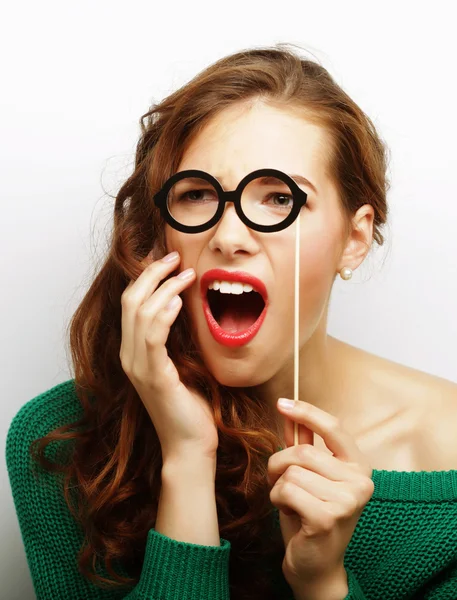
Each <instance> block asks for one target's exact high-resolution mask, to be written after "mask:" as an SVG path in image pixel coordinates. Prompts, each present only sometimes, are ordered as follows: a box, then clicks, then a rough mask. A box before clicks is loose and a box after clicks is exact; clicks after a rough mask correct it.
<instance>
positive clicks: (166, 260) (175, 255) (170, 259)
mask: <svg viewBox="0 0 457 600" xmlns="http://www.w3.org/2000/svg"><path fill="white" fill-rule="evenodd" d="M178 256H179V252H176V251H175V252H170V254H167V255H166V256H164V257H163V258H162V262H164V263H169V262H173V261H174V260H176V259H177V258H178Z"/></svg>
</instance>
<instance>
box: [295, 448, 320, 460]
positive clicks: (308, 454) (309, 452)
mask: <svg viewBox="0 0 457 600" xmlns="http://www.w3.org/2000/svg"><path fill="white" fill-rule="evenodd" d="M297 454H298V458H299V459H300V460H301V461H303V462H306V461H307V460H308V459H309V458H314V456H315V455H316V450H315V448H314V446H312V445H311V444H301V445H300V446H298V450H297Z"/></svg>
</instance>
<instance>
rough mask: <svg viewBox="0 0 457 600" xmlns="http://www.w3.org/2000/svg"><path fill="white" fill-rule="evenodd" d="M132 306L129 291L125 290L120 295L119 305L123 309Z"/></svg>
mask: <svg viewBox="0 0 457 600" xmlns="http://www.w3.org/2000/svg"><path fill="white" fill-rule="evenodd" d="M133 304H134V302H133V297H132V292H131V291H130V289H125V290H124V291H123V292H122V294H121V305H122V307H123V308H130V307H131V306H132V305H133Z"/></svg>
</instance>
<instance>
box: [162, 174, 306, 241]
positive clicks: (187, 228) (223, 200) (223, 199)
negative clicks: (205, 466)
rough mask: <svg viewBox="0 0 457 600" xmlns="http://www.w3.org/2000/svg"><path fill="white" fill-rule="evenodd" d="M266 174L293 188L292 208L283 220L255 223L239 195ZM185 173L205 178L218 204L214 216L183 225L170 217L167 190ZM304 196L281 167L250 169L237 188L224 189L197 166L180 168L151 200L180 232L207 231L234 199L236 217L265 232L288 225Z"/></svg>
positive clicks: (280, 229)
mask: <svg viewBox="0 0 457 600" xmlns="http://www.w3.org/2000/svg"><path fill="white" fill-rule="evenodd" d="M265 176H271V177H276V178H277V179H280V180H281V181H283V182H284V183H286V184H287V185H288V186H289V188H290V190H291V192H292V198H293V206H292V210H291V211H290V213H289V215H288V216H287V217H286V218H285V219H284V221H281V223H277V224H276V225H259V224H257V223H254V222H253V221H251V220H250V219H248V217H247V216H246V215H245V214H244V213H243V210H242V208H241V195H242V193H243V190H244V188H245V187H246V186H247V184H248V183H250V182H251V181H252V180H253V179H256V178H257V177H265ZM186 177H198V178H199V179H205V180H206V181H208V182H209V183H211V184H212V185H213V186H214V187H215V188H216V191H217V195H218V198H219V205H218V207H217V210H216V213H215V215H214V217H212V219H210V220H209V221H208V222H207V223H203V225H182V223H179V222H178V221H176V219H174V218H173V217H172V215H171V213H170V212H169V210H168V206H167V196H168V192H169V191H170V189H171V188H172V186H173V185H174V184H175V183H176V182H177V181H179V180H181V179H185V178H186ZM307 199H308V194H307V193H306V192H304V191H303V190H302V189H301V188H299V187H298V184H297V183H296V182H295V181H294V180H293V179H292V177H289V175H287V174H286V173H283V172H282V171H278V169H257V170H256V171H252V173H249V174H248V175H246V176H245V177H243V179H242V180H241V181H240V183H239V184H238V185H237V187H236V189H235V190H232V191H226V190H224V188H223V187H222V185H221V184H220V183H219V181H218V180H217V179H216V178H215V177H213V176H212V175H210V174H209V173H206V171H200V170H199V169H187V170H185V171H179V172H178V173H175V174H174V175H172V176H171V177H170V178H169V179H167V181H166V182H165V183H164V185H163V186H162V189H161V190H160V191H159V192H157V194H154V203H155V205H156V206H157V208H158V209H159V210H160V214H161V215H162V217H163V218H164V219H165V221H166V222H167V223H168V224H169V225H170V226H171V227H173V228H174V229H177V230H178V231H182V232H183V233H201V232H202V231H206V230H207V229H211V227H214V225H216V224H217V223H218V221H219V220H220V219H221V217H222V215H223V214H224V209H225V205H226V204H227V202H233V204H234V205H235V210H236V213H237V215H238V217H239V218H240V220H241V221H242V222H243V223H244V224H245V225H247V226H248V227H250V228H251V229H254V230H255V231H261V232H264V233H271V232H274V231H282V230H283V229H286V227H289V225H291V224H292V223H293V222H294V221H295V219H296V218H297V217H298V214H299V212H300V210H301V208H302V207H303V206H305V204H306V201H307Z"/></svg>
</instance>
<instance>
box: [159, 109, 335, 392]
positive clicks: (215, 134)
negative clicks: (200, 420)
mask: <svg viewBox="0 0 457 600" xmlns="http://www.w3.org/2000/svg"><path fill="white" fill-rule="evenodd" d="M326 147H327V148H328V141H326V134H325V131H324V130H323V129H322V128H320V127H318V126H316V125H313V124H311V123H309V122H307V121H306V120H305V119H304V118H303V117H301V116H295V115H294V114H293V113H290V112H287V111H285V110H280V109H277V108H273V107H271V106H267V105H265V104H262V103H261V102H258V103H256V104H254V105H253V106H251V107H249V106H247V105H236V106H233V107H230V108H228V109H225V110H224V111H223V112H221V113H220V114H219V115H218V116H217V117H215V118H214V120H212V121H211V122H210V123H208V124H207V125H206V127H205V128H204V129H203V130H202V131H201V132H200V133H199V135H198V136H197V137H195V138H194V139H193V140H192V142H191V143H190V145H189V146H188V148H187V149H186V152H185V154H184V155H183V158H182V160H181V162H180V164H179V166H178V169H177V171H182V170H185V169H201V170H203V171H206V172H207V173H210V174H211V175H213V176H215V177H216V178H217V179H218V180H219V182H220V183H221V185H222V187H223V188H224V190H234V189H235V188H236V187H237V185H238V183H239V182H240V180H241V179H242V178H243V177H244V176H245V175H247V174H248V173H250V172H252V171H254V170H257V169H262V168H267V167H268V168H274V169H279V170H280V171H283V172H284V173H287V174H299V175H303V176H304V177H306V178H307V179H309V180H310V181H311V183H312V184H313V185H314V186H315V188H316V189H317V193H316V192H314V191H313V190H312V189H311V188H310V187H307V186H305V185H303V184H299V187H301V188H302V189H303V190H304V191H305V192H306V193H307V194H308V200H307V204H306V206H305V207H304V208H302V211H301V216H300V221H301V223H300V315H299V316H300V330H299V344H300V347H302V346H303V345H304V344H306V342H307V341H308V340H309V339H310V338H311V336H312V335H313V333H314V332H315V331H316V329H317V328H318V326H319V323H320V322H321V319H322V318H323V316H324V315H325V313H326V307H327V303H328V299H329V295H330V291H331V287H332V284H333V281H334V278H335V274H336V273H337V271H338V267H339V259H340V257H341V252H342V250H343V245H344V241H345V239H344V238H345V226H346V223H345V221H344V219H343V213H342V210H341V208H340V204H339V198H338V196H337V192H336V189H335V187H334V186H333V184H332V183H331V181H330V180H329V178H328V176H327V174H326V172H325V168H326V164H327V163H326ZM295 233H296V221H295V222H294V223H293V224H292V225H290V226H289V227H288V228H286V229H284V230H282V231H279V232H274V233H263V232H258V231H254V230H253V229H250V228H249V227H247V226H246V225H245V224H244V223H243V222H242V221H241V220H240V219H239V217H238V215H237V214H236V211H235V207H234V205H233V204H231V203H230V204H227V205H226V207H225V212H224V214H223V217H222V219H221V220H220V221H219V223H217V225H215V226H214V227H212V228H211V229H209V230H207V231H204V232H202V233H197V234H188V233H182V232H180V231H177V230H175V229H173V228H171V227H170V226H169V225H166V232H165V235H166V244H167V249H168V251H170V252H171V251H172V250H177V251H178V252H179V253H180V255H181V264H180V270H184V269H187V268H189V267H193V268H194V269H195V271H196V275H197V277H196V279H195V282H194V283H193V284H192V286H190V287H189V288H188V289H186V290H185V292H184V293H183V294H182V297H183V301H184V303H185V304H186V306H187V307H188V311H189V314H190V317H191V323H192V328H193V331H194V336H195V337H194V339H195V341H196V343H197V345H198V347H199V348H200V349H201V352H202V358H203V360H204V362H205V364H206V365H207V367H208V369H209V370H210V372H211V373H212V374H213V375H214V377H215V378H216V379H217V380H218V381H219V382H220V383H221V384H223V385H227V386H231V387H249V386H255V385H260V384H262V383H265V382H267V381H268V380H270V379H272V378H273V377H275V376H276V375H278V374H279V373H280V372H281V371H282V370H288V369H290V365H291V363H293V351H294V261H295ZM214 268H221V269H225V270H227V271H245V272H247V273H250V274H253V275H255V277H257V278H259V279H260V280H261V281H263V283H264V284H265V287H266V289H267V293H268V308H267V311H266V316H265V319H264V321H263V324H262V326H261V328H260V330H259V331H258V332H257V334H256V335H255V336H254V337H253V338H252V339H251V340H250V341H249V342H248V343H247V344H243V345H238V346H235V347H232V346H227V345H224V344H222V343H220V342H218V341H216V339H215V338H214V337H213V335H212V334H211V331H210V329H209V326H208V323H207V320H206V318H205V314H204V308H203V302H202V297H201V292H200V282H201V278H202V275H203V274H204V273H205V272H206V271H208V270H209V269H214Z"/></svg>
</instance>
